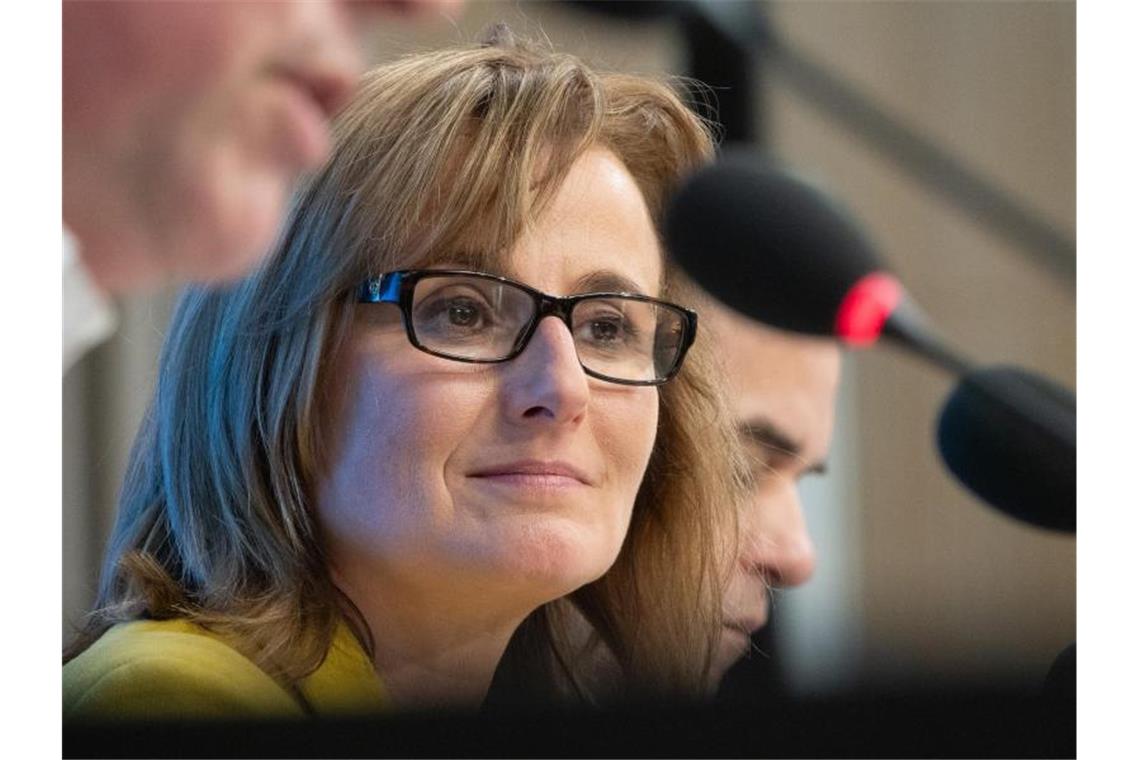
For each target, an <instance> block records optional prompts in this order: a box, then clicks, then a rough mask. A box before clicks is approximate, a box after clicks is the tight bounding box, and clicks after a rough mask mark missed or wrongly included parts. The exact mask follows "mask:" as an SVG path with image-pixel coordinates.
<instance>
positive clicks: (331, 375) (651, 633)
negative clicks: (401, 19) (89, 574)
mask: <svg viewBox="0 0 1140 760" xmlns="http://www.w3.org/2000/svg"><path fill="white" fill-rule="evenodd" d="M334 143H335V147H334V149H333V155H332V158H331V160H330V162H329V163H328V164H327V165H326V166H325V167H324V168H323V169H322V170H321V171H319V172H318V173H317V174H316V175H314V176H313V177H312V178H311V179H309V180H308V181H307V182H306V184H305V185H304V187H303V188H302V189H301V191H300V194H299V196H298V199H297V201H296V203H295V204H294V206H293V210H292V211H291V214H290V219H289V221H288V222H287V224H286V228H285V232H284V235H283V238H282V242H281V244H280V247H279V249H278V250H277V251H276V252H275V253H274V254H273V255H272V256H271V257H270V258H269V260H268V261H267V262H266V264H265V265H264V266H262V267H259V268H258V269H257V270H256V272H255V273H254V274H253V275H251V276H250V277H248V278H247V279H245V280H243V281H241V282H239V283H237V284H234V285H232V286H229V287H225V288H202V287H196V288H191V289H190V290H189V291H188V292H187V294H186V295H185V296H184V297H183V299H182V300H181V302H180V304H179V306H178V308H177V309H176V311H175V315H174V317H173V321H172V324H171V326H170V330H169V333H168V337H167V342H166V345H165V347H164V350H163V355H162V359H161V364H160V367H159V377H158V383H157V388H156V391H155V398H154V401H153V403H152V405H151V407H150V410H149V412H148V414H147V417H146V420H145V422H144V425H143V427H142V430H141V431H140V433H139V436H138V439H137V440H136V443H135V447H134V451H133V454H132V461H131V464H130V467H129V470H128V475H127V478H126V482H125V484H124V487H123V491H122V497H121V502H120V508H119V515H118V518H117V521H116V525H115V527H114V530H113V534H112V537H111V541H110V546H109V549H108V553H107V557H106V562H105V569H104V575H103V578H102V580H101V584H100V590H99V596H98V599H97V602H96V607H95V609H94V611H93V613H92V615H91V616H90V617H89V619H88V624H87V627H86V629H85V630H84V631H83V632H82V635H81V636H80V637H79V639H78V640H77V641H76V642H75V644H74V645H73V646H72V647H71V650H70V652H69V653H68V654H67V656H66V658H65V659H66V660H67V664H66V665H65V666H64V674H63V680H64V715H65V719H73V718H131V717H133V718H161V717H167V718H170V717H219V718H221V717H231V718H232V717H243V716H244V717H248V716H269V715H273V716H291V717H301V716H304V715H306V714H308V715H325V716H327V715H333V714H344V713H362V712H363V713H368V712H374V711H383V710H388V709H399V708H404V709H407V708H417V707H418V708H424V707H433V706H440V705H447V706H456V707H473V706H476V705H478V704H479V703H480V702H481V701H482V700H483V698H484V695H485V693H486V691H487V688H488V685H489V683H490V680H491V677H492V674H493V672H494V670H495V667H496V665H497V664H498V662H499V661H500V659H501V658H502V656H503V653H504V650H505V649H506V647H507V645H508V641H509V640H510V638H511V636H512V634H514V633H515V632H516V631H518V633H519V635H518V637H517V639H516V640H517V641H518V642H521V644H520V646H517V647H515V649H514V650H513V652H512V653H511V658H512V661H513V662H515V663H516V664H521V666H522V667H523V669H524V670H526V671H527V672H528V673H529V674H531V676H532V677H534V678H536V679H539V680H541V681H542V682H543V683H548V682H552V681H553V680H555V679H560V678H561V679H565V680H566V681H567V682H568V683H570V684H571V686H572V687H575V688H580V689H582V690H583V691H585V690H586V689H588V688H589V685H588V684H584V683H582V682H581V681H579V680H578V679H577V678H576V676H577V673H578V672H579V671H578V668H577V667H576V663H574V662H573V661H572V658H573V656H574V652H573V651H572V647H571V646H569V645H568V643H567V641H566V639H567V635H568V632H569V629H568V627H567V626H568V624H567V623H566V621H567V620H568V619H569V618H570V617H571V614H570V612H569V611H570V610H571V609H573V610H575V611H576V614H577V615H578V616H579V617H580V619H584V620H586V621H588V622H589V624H590V625H591V626H592V627H593V629H594V631H595V632H596V634H597V635H598V636H599V638H600V639H601V640H602V641H604V642H605V644H606V645H607V648H608V650H609V651H610V652H611V653H612V654H613V656H614V661H615V663H616V665H617V667H618V669H619V672H620V675H621V688H622V689H623V691H624V693H626V694H631V695H644V694H653V695H669V696H685V695H698V694H701V693H703V692H704V690H705V689H706V685H707V681H708V678H709V669H710V667H711V665H712V661H713V656H714V651H715V649H716V646H717V644H718V641H719V639H720V635H721V631H722V619H721V615H722V609H723V603H722V602H723V600H722V593H723V582H724V578H725V571H726V567H725V565H724V564H723V563H719V562H718V561H717V558H719V557H725V556H731V555H730V554H729V553H728V552H729V551H730V549H729V548H728V547H729V545H730V543H731V542H732V541H733V540H734V538H735V533H734V530H735V515H736V507H737V505H738V504H739V503H740V502H741V501H742V500H743V499H744V497H745V492H744V489H743V486H744V480H743V478H742V477H740V468H741V466H742V465H741V461H742V458H743V455H742V453H741V452H740V446H739V442H738V440H737V437H736V431H735V428H734V427H733V424H732V418H731V416H730V415H729V413H728V407H727V400H726V399H725V397H724V395H723V392H722V391H721V390H720V386H719V384H718V378H717V375H716V373H715V370H714V367H713V364H712V359H711V355H710V354H709V350H710V347H709V346H708V345H706V344H703V343H701V342H700V341H697V342H696V343H694V342H693V341H694V335H695V329H696V318H695V315H694V314H693V313H692V312H690V311H689V310H687V309H686V308H684V307H683V306H681V305H679V303H678V302H680V303H684V301H685V300H687V297H686V296H685V290H684V288H683V286H682V285H681V284H680V283H679V282H678V281H677V279H676V273H675V272H674V271H673V270H672V268H671V267H670V266H669V265H668V263H667V260H666V258H665V257H664V255H663V251H662V249H661V243H660V239H661V236H660V225H661V222H662V213H663V205H664V199H665V198H666V197H667V196H668V195H669V193H670V192H671V191H672V189H673V188H674V187H675V186H676V184H677V183H678V182H679V181H680V179H681V177H682V176H683V175H685V174H686V173H687V172H689V171H691V170H692V169H694V168H695V167H697V166H699V165H702V164H703V163H705V162H707V161H708V160H709V159H710V157H711V155H712V143H711V140H710V137H709V134H708V131H707V128H706V125H705V124H704V123H703V122H702V121H701V120H700V119H699V118H698V117H697V116H696V115H695V114H694V113H693V112H692V111H691V110H689V109H688V108H687V107H686V106H685V105H684V104H683V103H682V102H681V101H680V100H679V99H678V98H677V96H676V95H675V94H673V92H672V91H671V90H670V89H669V88H668V87H667V86H665V85H664V84H661V83H657V82H654V81H651V80H648V79H644V78H640V77H634V76H626V75H620V74H601V73H596V72H594V71H593V70H591V69H590V68H588V67H586V66H585V65H583V64H582V63H581V62H579V61H578V60H577V59H575V58H573V57H571V56H567V55H559V54H555V53H550V52H545V51H543V50H539V49H535V48H531V47H529V46H526V45H519V44H516V43H515V42H514V41H513V40H512V38H511V36H510V34H509V32H507V31H506V30H505V29H504V28H497V29H496V30H495V31H494V32H493V34H492V35H491V37H490V39H489V41H488V42H487V43H486V44H485V45H482V46H472V47H465V48H458V49H450V50H443V51H439V52H434V53H425V54H419V55H412V56H408V57H406V58H403V59H401V60H399V61H396V62H394V63H392V64H389V65H386V66H382V67H379V68H377V69H375V70H374V71H372V72H370V73H369V74H368V75H366V76H365V78H364V80H363V83H362V86H361V88H360V90H359V91H358V94H357V96H356V97H355V99H354V100H353V101H352V103H351V104H350V105H349V106H348V107H347V108H346V109H345V111H344V112H343V113H342V114H341V116H340V117H339V119H338V121H337V125H336V128H335V138H334ZM682 361H683V364H682ZM710 452H716V453H717V456H709V453H710Z"/></svg>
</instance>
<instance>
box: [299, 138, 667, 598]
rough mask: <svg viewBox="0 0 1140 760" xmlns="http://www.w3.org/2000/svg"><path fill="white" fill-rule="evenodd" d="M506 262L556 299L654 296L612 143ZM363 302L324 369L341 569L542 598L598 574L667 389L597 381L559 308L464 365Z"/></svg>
mask: <svg viewBox="0 0 1140 760" xmlns="http://www.w3.org/2000/svg"><path fill="white" fill-rule="evenodd" d="M461 263H462V262H456V264H457V265H459V264H461ZM507 265H508V267H509V271H505V272H501V273H499V274H502V275H505V276H508V277H511V278H512V279H515V280H518V281H520V282H523V283H526V284H527V285H530V286H532V287H535V288H538V289H539V290H542V291H544V292H546V293H549V294H551V295H570V294H574V293H581V292H589V291H599V290H636V291H640V292H642V293H646V294H648V295H654V296H655V295H658V284H659V282H660V280H661V266H662V264H661V253H660V250H659V247H658V244H657V237H656V234H655V232H654V229H653V226H652V223H651V221H650V217H649V212H648V210H647V208H646V206H645V202H644V200H643V198H642V196H641V193H640V191H639V190H638V188H637V185H636V184H635V183H634V180H633V178H632V177H631V176H630V175H629V173H628V172H627V171H626V169H625V168H624V166H623V165H622V164H621V162H620V161H619V160H618V159H617V158H616V157H615V156H614V155H613V154H611V153H609V152H608V151H604V150H600V149H596V150H591V151H589V152H587V153H586V154H585V155H583V156H582V157H581V158H580V159H579V160H578V161H577V162H576V163H575V164H574V166H573V167H572V169H571V170H570V173H569V175H568V176H567V178H566V181H565V183H564V184H563V185H562V187H561V188H560V189H559V191H558V193H557V195H556V197H555V198H554V200H553V202H552V204H551V205H550V206H548V208H547V210H546V211H545V212H544V213H543V215H542V216H541V217H540V218H539V219H538V221H537V223H536V224H535V225H534V226H533V227H532V228H531V230H530V231H529V232H528V233H527V234H526V235H525V237H523V238H522V239H521V240H520V241H519V243H518V244H517V245H516V247H515V248H514V249H513V250H512V251H511V254H510V256H509V258H508V260H507ZM356 308H357V313H356V316H355V318H354V323H353V327H352V332H351V335H350V337H349V339H348V340H347V343H346V345H345V348H344V349H343V350H342V351H341V352H340V354H339V355H338V356H337V357H336V359H335V362H334V367H333V368H332V370H331V371H330V372H329V373H328V374H327V375H326V377H327V380H326V383H327V384H329V385H330V386H333V387H334V390H333V392H332V396H333V400H332V403H331V404H330V411H329V413H330V414H331V415H332V417H333V419H332V424H331V426H330V427H329V429H330V430H332V431H334V432H333V440H332V441H330V442H329V444H330V447H329V450H328V452H327V453H328V454H329V458H330V462H329V466H328V467H327V468H326V471H325V476H324V477H323V478H322V480H321V482H320V483H319V484H318V489H317V511H318V519H319V521H320V524H321V529H322V531H323V534H324V536H325V539H326V543H327V546H328V549H329V553H330V559H331V562H332V565H333V568H334V573H336V574H337V575H340V576H342V577H343V576H345V575H348V576H350V577H352V578H354V579H356V582H357V583H359V582H360V581H359V579H360V578H362V577H363V578H376V579H380V578H385V577H387V578H391V577H396V578H401V579H404V580H405V581H410V582H413V583H422V584H428V583H431V582H432V581H433V580H435V581H454V583H453V585H454V587H457V588H458V587H462V588H470V586H469V585H468V584H472V583H474V584H478V585H479V586H481V587H482V588H484V589H487V590H488V591H487V593H492V590H501V591H503V592H505V593H507V594H515V595H517V596H519V597H520V598H523V597H526V598H527V600H528V601H530V602H533V603H535V604H538V603H542V602H543V601H546V600H548V599H553V598H555V597H558V596H561V595H563V594H566V593H568V592H569V591H571V590H573V589H575V588H578V587H579V586H582V585H584V584H586V583H588V582H590V581H591V580H594V579H595V578H597V577H599V576H600V575H601V574H603V573H604V572H605V571H606V570H607V569H608V568H609V567H610V565H611V564H612V563H613V562H614V560H615V558H616V557H617V555H618V551H619V549H620V547H621V544H622V541H623V539H624V537H625V534H626V530H627V528H628V526H629V521H630V515H631V512H632V509H633V502H634V497H635V495H636V493H637V490H638V486H639V485H640V483H641V479H642V475H643V474H644V472H645V467H646V464H647V463H648V460H649V455H650V451H651V449H652V447H653V441H654V436H655V432H656V428H657V404H658V397H657V390H656V389H655V388H652V387H637V386H623V385H617V384H613V383H607V382H605V381H602V380H597V379H594V378H591V377H588V376H587V375H586V374H585V373H584V372H583V370H582V368H581V366H580V365H579V363H578V359H577V355H576V353H575V349H574V344H573V342H572V339H571V336H570V332H569V330H568V329H567V327H566V325H565V323H563V322H561V321H559V320H558V319H556V318H546V319H544V320H543V321H542V322H541V323H540V325H539V326H538V328H537V330H536V332H535V334H534V336H533V338H532V339H531V341H530V343H529V344H528V346H527V347H526V350H525V351H523V353H522V354H521V355H520V356H518V357H517V358H515V359H513V360H511V361H509V362H506V363H502V364H464V363H460V362H456V361H452V360H448V359H443V358H439V357H435V356H431V355H429V354H426V353H423V352H422V351H419V350H417V349H416V348H414V347H413V346H412V345H411V344H410V343H409V342H408V339H407V337H406V335H405V332H404V328H403V323H402V321H401V316H400V312H399V310H398V308H397V307H396V306H395V305H392V304H367V305H360V306H358V307H356ZM459 581H462V582H463V585H462V586H460V584H459ZM531 597H533V598H531Z"/></svg>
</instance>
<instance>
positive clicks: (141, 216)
mask: <svg viewBox="0 0 1140 760" xmlns="http://www.w3.org/2000/svg"><path fill="white" fill-rule="evenodd" d="M456 5H458V3H457V2H455V1H454V0H451V1H446V2H445V1H444V0H432V1H429V2H415V1H413V0H404V1H402V2H375V1H369V2H342V1H336V2H333V1H326V0H308V1H306V0H290V1H286V0H278V1H275V2H173V3H163V2H151V1H150V0H147V1H145V2H141V1H134V2H132V1H130V0H116V1H114V2H99V1H94V0H92V1H83V2H81V1H80V0H65V2H64V3H63V153H62V156H63V223H64V280H63V282H64V321H63V341H64V351H63V368H64V371H66V370H67V369H68V368H69V367H70V366H71V365H72V364H74V363H75V361H77V360H78V359H79V357H80V356H82V354H83V353H84V352H85V351H86V350H87V349H88V348H90V347H91V346H93V345H94V344H96V343H98V342H100V341H102V340H103V339H105V338H106V337H107V336H108V335H109V334H110V333H111V332H112V330H113V329H114V322H115V317H114V311H113V308H112V305H111V299H112V298H113V297H115V296H120V295H124V294H127V293H133V292H141V291H145V290H147V289H151V288H154V287H157V286H159V285H161V284H164V283H165V282H168V281H191V282H216V281H222V280H230V279H233V278H236V277H238V276H240V275H242V274H244V273H245V272H247V271H248V270H249V269H250V268H252V267H253V266H254V264H255V263H256V262H257V261H259V260H260V259H261V258H262V256H263V255H264V254H265V253H266V252H267V251H268V249H269V247H270V245H271V243H272V241H273V238H274V235H275V234H276V232H277V229H278V226H279V224H280V222H281V218H282V216H283V214H284V207H285V202H286V199H287V197H288V195H289V193H290V192H291V190H292V186H293V182H294V180H295V179H296V178H297V176H298V174H300V173H301V172H303V171H307V170H311V169H315V168H316V167H318V166H319V165H320V164H321V163H322V162H323V161H324V160H325V159H326V158H327V156H328V150H329V133H328V129H329V127H328V122H329V119H330V118H331V117H332V115H333V113H334V112H335V111H336V110H337V109H339V108H340V106H341V105H343V104H344V102H345V100H346V99H347V98H348V96H349V95H350V94H351V92H352V89H353V87H354V86H355V84H356V80H357V77H358V76H359V74H360V72H361V69H362V66H361V51H360V45H361V42H362V39H361V38H362V33H363V32H364V31H366V30H367V29H368V27H369V25H370V23H371V19H370V18H369V17H373V16H378V15H379V14H378V11H380V10H385V9H387V10H389V11H391V12H393V13H410V12H413V11H415V10H419V9H420V8H421V7H430V6H438V8H437V9H438V10H443V11H446V10H449V9H450V7H451V6H456Z"/></svg>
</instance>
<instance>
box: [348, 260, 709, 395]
mask: <svg viewBox="0 0 1140 760" xmlns="http://www.w3.org/2000/svg"><path fill="white" fill-rule="evenodd" d="M456 275H459V276H463V277H475V278H479V279H483V280H490V281H492V282H499V283H503V284H505V285H510V286H512V287H515V288H518V289H519V290H521V291H523V292H524V293H526V294H527V295H529V296H530V297H531V298H532V299H533V300H534V304H535V309H534V315H533V316H532V317H531V318H530V321H529V322H528V323H527V324H526V325H525V326H524V327H523V328H522V330H521V331H520V332H519V336H518V338H516V339H515V343H514V345H513V346H512V347H511V351H510V352H509V353H508V354H507V355H506V356H504V357H502V358H499V359H472V358H470V357H467V356H455V355H453V354H449V353H446V352H443V351H437V350H435V349H432V348H428V347H427V346H425V345H424V344H422V343H420V341H419V339H418V338H416V331H415V328H413V327H412V299H413V296H414V294H415V289H416V283H418V282H419V281H420V280H423V279H429V278H433V277H451V276H456ZM614 297H619V298H624V299H629V300H633V301H644V302H646V303H651V304H654V305H656V306H659V307H664V308H666V309H670V310H672V311H674V312H676V313H677V314H679V315H680V317H681V327H682V334H681V336H680V344H679V346H678V349H677V355H676V358H674V360H673V366H671V367H670V368H669V371H668V372H666V373H665V374H664V375H663V376H662V377H659V378H654V379H652V380H625V379H622V378H616V377H611V376H609V375H605V374H602V373H601V372H597V371H595V370H592V369H590V368H589V367H587V366H586V365H584V364H582V359H581V357H578V364H579V366H581V367H582V370H583V371H584V372H585V373H586V374H587V375H589V376H590V377H596V378H598V379H599V380H605V381H606V382H610V383H617V384H619V385H663V384H665V383H667V382H668V381H670V380H672V379H673V378H674V377H675V376H676V375H677V373H678V372H679V371H680V370H681V365H682V364H683V363H684V360H685V354H687V353H688V351H689V348H691V347H692V345H693V341H694V340H695V339H696V337H697V313H696V312H695V311H693V310H692V309H686V308H685V307H684V306H679V305H677V304H675V303H670V302H668V301H662V300H661V299H659V298H653V297H651V296H645V295H641V294H640V293H623V292H620V291H612V292H610V291H606V292H597V293H579V294H577V295H572V296H565V297H559V296H551V295H547V294H546V293H543V292H542V291H541V290H537V289H535V288H532V287H530V286H529V285H524V284H523V283H521V282H517V281H515V280H512V279H510V278H507V277H500V276H499V275H494V274H488V273H487V272H474V271H470V270H465V269H401V270H398V271H394V272H386V273H384V274H382V275H379V276H377V277H369V278H368V279H367V280H365V281H364V284H363V285H361V288H360V293H359V295H358V298H357V302H358V303H392V304H396V305H397V306H398V307H399V308H400V313H401V315H402V317H403V321H404V332H405V333H407V336H408V342H409V343H411V344H412V345H413V346H415V347H416V348H418V349H419V350H420V351H423V352H424V353H426V354H431V355H432V356H438V357H441V358H443V359H451V360H452V361H457V362H466V363H468V364H502V363H503V362H508V361H510V360H511V359H514V358H516V357H517V356H518V355H519V354H521V353H522V352H523V351H524V350H526V347H527V346H528V345H529V344H530V339H531V338H532V337H534V333H535V330H537V329H538V325H539V323H540V322H542V320H543V319H545V318H546V317H557V318H558V319H560V320H562V323H563V324H565V325H566V327H567V329H569V330H570V331H571V334H573V330H574V326H573V323H572V322H571V321H570V316H571V313H572V312H573V310H574V307H575V306H576V305H578V304H579V303H580V302H582V301H586V300H594V299H598V298H614ZM575 348H577V347H575Z"/></svg>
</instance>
